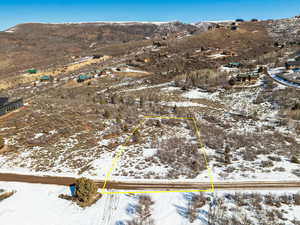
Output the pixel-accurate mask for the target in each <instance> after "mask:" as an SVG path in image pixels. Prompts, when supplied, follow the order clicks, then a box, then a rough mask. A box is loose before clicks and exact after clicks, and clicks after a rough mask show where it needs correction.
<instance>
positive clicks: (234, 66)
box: [225, 62, 242, 68]
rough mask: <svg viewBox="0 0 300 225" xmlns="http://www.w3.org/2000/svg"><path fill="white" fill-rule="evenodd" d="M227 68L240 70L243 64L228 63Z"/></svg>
mask: <svg viewBox="0 0 300 225" xmlns="http://www.w3.org/2000/svg"><path fill="white" fill-rule="evenodd" d="M225 67H229V68H240V67H242V64H241V63H239V62H231V63H228V64H227V65H225Z"/></svg>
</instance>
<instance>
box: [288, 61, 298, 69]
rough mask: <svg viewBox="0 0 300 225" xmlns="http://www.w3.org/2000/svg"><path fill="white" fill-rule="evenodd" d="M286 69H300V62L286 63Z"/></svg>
mask: <svg viewBox="0 0 300 225" xmlns="http://www.w3.org/2000/svg"><path fill="white" fill-rule="evenodd" d="M285 68H286V69H288V70H289V69H300V61H290V62H286V63H285Z"/></svg>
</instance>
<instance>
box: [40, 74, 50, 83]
mask: <svg viewBox="0 0 300 225" xmlns="http://www.w3.org/2000/svg"><path fill="white" fill-rule="evenodd" d="M40 81H41V82H48V81H53V77H52V76H49V75H44V76H42V77H41V78H40Z"/></svg>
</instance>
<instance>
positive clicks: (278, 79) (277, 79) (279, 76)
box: [267, 70, 300, 89]
mask: <svg viewBox="0 0 300 225" xmlns="http://www.w3.org/2000/svg"><path fill="white" fill-rule="evenodd" d="M267 75H268V76H269V77H270V78H271V79H272V80H274V81H275V82H277V83H279V84H282V85H284V86H287V87H292V88H297V89H300V83H298V82H296V81H291V80H288V79H286V78H284V77H283V76H282V74H281V73H274V72H272V71H271V70H269V71H268V72H267Z"/></svg>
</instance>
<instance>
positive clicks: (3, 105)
mask: <svg viewBox="0 0 300 225" xmlns="http://www.w3.org/2000/svg"><path fill="white" fill-rule="evenodd" d="M23 105H24V103H23V99H18V100H15V101H12V102H9V101H8V98H7V97H4V98H3V97H0V116H3V115H5V114H6V113H8V112H11V111H14V110H16V109H18V108H21V107H22V106H23Z"/></svg>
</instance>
